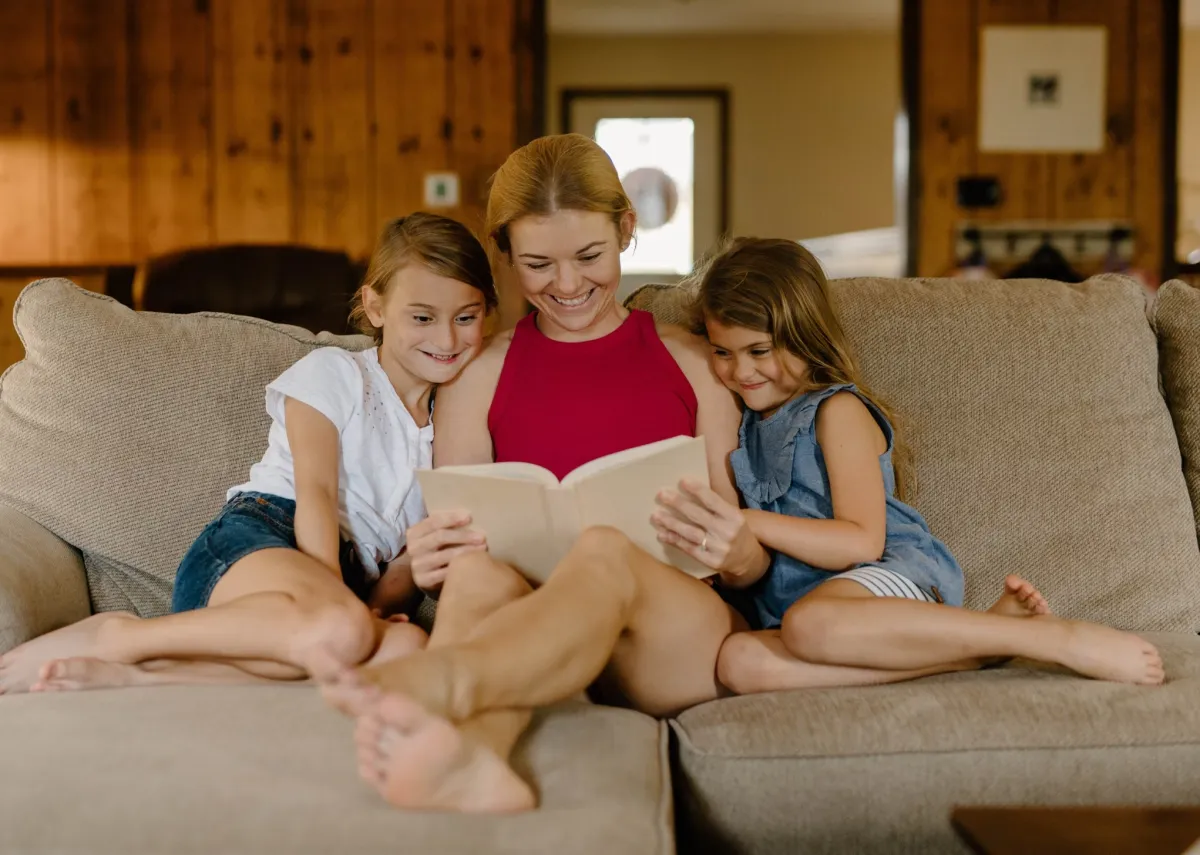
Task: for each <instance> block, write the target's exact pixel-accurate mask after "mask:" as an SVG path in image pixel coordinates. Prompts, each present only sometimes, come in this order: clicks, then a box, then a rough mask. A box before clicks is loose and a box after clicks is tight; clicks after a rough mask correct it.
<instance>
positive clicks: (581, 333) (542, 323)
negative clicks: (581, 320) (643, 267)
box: [535, 300, 629, 342]
mask: <svg viewBox="0 0 1200 855" xmlns="http://www.w3.org/2000/svg"><path fill="white" fill-rule="evenodd" d="M627 317H629V310H628V309H626V308H625V307H624V306H622V305H620V304H619V303H617V302H616V301H615V300H614V301H613V302H612V304H611V305H610V306H609V308H608V309H607V310H606V311H605V312H604V313H603V314H600V315H597V316H596V317H595V319H594V320H593V321H592V322H591V323H590V324H588V326H587V327H586V328H585V329H581V330H568V329H564V328H563V327H561V326H559V325H558V324H557V323H555V321H554V319H553V318H552V317H550V316H549V315H547V314H546V313H545V312H538V314H537V319H536V321H535V323H536V324H537V328H538V332H540V333H541V334H542V335H544V336H545V337H546V338H548V339H550V340H551V341H564V342H578V341H594V340H595V339H598V338H604V337H605V336H606V335H608V334H609V333H611V332H614V331H615V330H616V329H617V328H618V327H619V326H621V324H622V323H623V322H624V321H625V319H626V318H627Z"/></svg>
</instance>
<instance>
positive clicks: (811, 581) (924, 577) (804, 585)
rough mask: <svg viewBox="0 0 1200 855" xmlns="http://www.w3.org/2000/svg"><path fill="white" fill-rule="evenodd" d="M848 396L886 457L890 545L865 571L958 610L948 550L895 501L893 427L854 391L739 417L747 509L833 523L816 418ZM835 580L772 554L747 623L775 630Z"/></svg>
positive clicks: (751, 592) (811, 396)
mask: <svg viewBox="0 0 1200 855" xmlns="http://www.w3.org/2000/svg"><path fill="white" fill-rule="evenodd" d="M845 391H849V392H853V393H854V394H855V395H858V396H859V400H861V401H862V402H863V403H864V404H866V405H867V408H868V409H869V410H870V411H871V413H872V415H874V416H875V421H877V422H878V423H879V427H880V429H881V430H882V431H883V435H884V437H885V438H886V439H887V450H886V451H884V453H883V454H881V455H880V457H879V466H880V468H881V469H882V470H883V486H884V489H885V490H886V492H887V541H886V544H885V546H884V551H883V557H882V558H881V559H880V560H878V561H872V562H870V564H869V566H872V567H882V568H884V569H886V570H890V571H892V572H893V573H897V574H899V575H901V576H903V577H904V578H906V579H908V580H910V581H911V582H913V583H914V584H915V585H917V587H919V588H920V589H921V590H923V591H925V592H926V593H927V594H929V595H930V596H931V597H932V598H933V599H934V600H936V601H938V602H943V603H947V604H948V605H952V606H961V605H962V601H963V572H962V568H960V567H959V566H958V562H957V561H955V560H954V556H953V555H951V554H950V550H948V549H947V548H946V546H945V544H943V543H942V542H941V541H939V540H938V539H937V538H935V537H934V536H933V534H931V533H930V531H929V526H928V525H927V524H926V522H925V520H924V518H923V517H922V516H921V515H920V514H919V513H917V511H916V510H915V509H914V508H912V507H910V506H908V505H906V504H904V503H903V502H901V501H900V500H899V499H897V498H896V497H895V491H896V475H895V472H894V471H893V469H892V438H893V434H892V426H891V425H890V424H889V423H888V420H887V418H885V417H884V415H883V413H881V412H880V411H879V410H878V409H877V408H876V407H875V406H874V405H872V404H871V403H870V402H869V401H867V400H866V399H865V398H863V397H862V395H859V393H858V389H856V388H855V387H854V385H853V384H843V385H839V386H829V387H827V388H825V389H820V390H818V391H816V392H809V393H807V394H804V395H799V396H797V397H795V398H793V399H792V400H791V401H788V402H787V403H786V404H784V405H783V406H782V407H780V408H779V409H778V410H777V411H776V412H775V413H773V414H772V415H771V416H769V417H768V418H765V419H764V418H762V417H761V416H760V415H759V414H758V413H756V412H754V411H752V410H747V411H746V412H745V413H744V414H743V415H742V427H741V430H740V432H739V440H740V441H739V443H738V448H737V450H736V451H735V452H733V455H732V456H731V458H730V461H731V463H732V464H733V473H734V478H735V479H736V480H737V486H738V489H739V490H741V492H742V496H743V498H744V499H745V502H746V505H747V507H750V508H755V509H758V510H764V511H771V512H772V513H777V514H786V515H788V516H791V517H809V518H812V519H833V501H832V499H831V498H830V494H829V475H828V472H827V471H826V469H825V457H824V455H823V454H822V453H821V446H820V445H819V444H818V443H817V431H816V418H817V408H818V407H819V406H820V404H821V402H822V401H824V400H825V399H826V398H829V397H830V396H832V395H834V394H836V393H838V392H845ZM860 566H868V565H860ZM835 577H836V574H835V573H834V572H832V571H829V570H820V569H818V568H816V567H812V566H810V565H808V564H805V563H804V562H803V561H800V560H798V559H795V558H792V557H791V556H789V555H783V554H782V553H778V552H777V553H774V554H773V555H772V560H771V567H770V569H769V570H768V571H767V573H766V575H765V576H763V578H762V579H761V580H759V581H758V582H757V583H755V584H754V585H753V586H751V587H750V588H748V589H747V590H746V591H745V593H746V594H747V595H748V596H749V599H750V600H752V601H753V610H754V614H753V615H746V617H747V618H748V619H750V620H751V623H757V624H758V626H759V627H761V628H762V629H774V628H776V627H778V626H779V625H780V623H781V622H782V621H783V613H784V612H785V611H787V609H788V607H789V606H791V605H792V603H794V602H796V600H798V599H800V597H802V596H804V595H805V594H807V593H808V592H809V591H811V590H812V589H813V588H815V587H817V585H820V584H821V583H822V582H826V581H828V580H829V579H832V578H835ZM731 593H732V592H731ZM739 593H740V592H739ZM737 599H738V598H731V602H734V603H735V605H737V604H738V603H737V602H736V600H737ZM743 602H744V601H743ZM743 610H745V609H743Z"/></svg>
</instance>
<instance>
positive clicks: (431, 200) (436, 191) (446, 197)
mask: <svg viewBox="0 0 1200 855" xmlns="http://www.w3.org/2000/svg"><path fill="white" fill-rule="evenodd" d="M456 205H458V173H457V172H427V173H425V206H426V207H427V208H453V207H455V206H456Z"/></svg>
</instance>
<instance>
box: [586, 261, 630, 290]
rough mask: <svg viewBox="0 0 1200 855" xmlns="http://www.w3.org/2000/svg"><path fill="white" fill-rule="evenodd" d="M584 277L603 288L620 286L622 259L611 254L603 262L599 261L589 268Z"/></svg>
mask: <svg viewBox="0 0 1200 855" xmlns="http://www.w3.org/2000/svg"><path fill="white" fill-rule="evenodd" d="M584 275H585V276H587V278H588V279H590V280H591V281H592V282H595V283H596V284H597V285H600V286H603V287H609V286H616V285H620V284H621V257H620V256H618V255H612V254H609V255H608V256H607V257H606V258H605V259H603V260H602V261H598V262H597V263H595V264H593V265H592V266H591V267H590V268H587V269H586V270H585V273H584Z"/></svg>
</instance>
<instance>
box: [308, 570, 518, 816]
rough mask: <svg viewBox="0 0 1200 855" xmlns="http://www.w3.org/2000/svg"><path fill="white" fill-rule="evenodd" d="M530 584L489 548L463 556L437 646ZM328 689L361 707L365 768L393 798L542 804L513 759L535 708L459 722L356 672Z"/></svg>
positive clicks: (415, 802) (437, 630) (443, 607)
mask: <svg viewBox="0 0 1200 855" xmlns="http://www.w3.org/2000/svg"><path fill="white" fill-rule="evenodd" d="M530 590H531V589H530V587H529V584H528V583H527V582H526V581H525V580H524V578H522V577H521V575H520V574H519V573H517V572H516V571H515V570H513V569H512V568H511V567H508V566H506V565H504V564H500V563H499V562H496V561H494V560H493V559H491V558H490V557H489V556H487V555H486V554H481V555H479V556H473V557H472V559H471V560H465V561H462V562H459V563H456V564H455V566H454V568H453V572H451V573H450V574H449V575H448V576H447V581H446V585H445V588H444V590H443V592H442V597H441V600H440V602H439V604H438V613H437V619H436V621H435V622H434V629H433V635H432V637H431V638H430V642H429V646H430V648H432V649H438V648H440V647H445V646H448V645H452V644H455V643H459V642H462V641H464V640H465V639H467V638H469V637H470V636H471V635H472V634H473V633H474V632H475V631H476V630H477V629H478V628H479V627H480V625H481V623H482V622H483V621H484V620H485V619H486V618H487V617H488V616H489V615H491V614H492V613H494V612H495V611H496V610H497V609H499V608H501V607H502V606H504V605H505V604H507V603H510V602H512V601H514V600H516V599H519V598H520V597H523V596H525V595H527V594H528V593H529V592H530ZM370 664H374V663H370ZM326 695H327V697H330V698H331V700H333V701H334V703H335V704H336V705H338V706H340V707H342V708H343V710H344V711H347V712H351V713H353V714H356V715H358V724H357V727H356V729H355V742H356V745H357V748H358V752H357V753H358V766H359V774H360V775H361V776H362V777H363V779H364V780H366V781H367V782H368V783H370V784H371V785H372V786H373V787H375V789H376V790H378V791H379V793H380V795H382V796H383V798H384V799H385V800H386V801H388V802H390V803H391V804H395V805H398V806H402V807H407V808H417V809H450V808H458V809H463V810H471V811H477V812H510V811H517V810H528V809H531V808H533V807H536V803H537V802H536V798H535V796H534V794H533V791H532V790H531V789H530V787H529V785H528V784H526V783H525V782H524V781H523V780H521V778H520V777H519V776H518V775H517V774H516V773H515V772H514V771H513V770H512V767H511V766H509V764H508V758H509V757H510V755H511V753H512V749H513V746H514V745H515V744H516V742H517V740H518V739H519V738H520V736H521V734H522V733H523V732H524V731H525V729H526V728H527V727H528V726H529V720H530V716H531V713H530V711H529V710H528V709H504V710H494V711H490V712H485V713H482V714H481V715H478V716H476V717H474V718H472V719H470V720H468V721H465V722H460V723H458V724H457V725H456V724H453V723H451V722H450V721H448V720H446V719H444V718H438V717H436V716H434V715H431V714H430V713H428V712H427V711H425V710H424V709H423V708H422V707H421V706H420V705H419V704H416V703H415V702H413V701H412V700H410V699H408V698H404V697H400V696H395V695H392V696H386V697H385V696H384V695H383V693H382V691H381V690H379V689H378V687H376V686H375V685H373V684H370V683H362V682H360V681H356V680H353V679H352V678H350V679H348V680H347V681H346V682H344V683H342V684H341V685H340V687H339V686H335V687H331V688H327V690H326Z"/></svg>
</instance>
